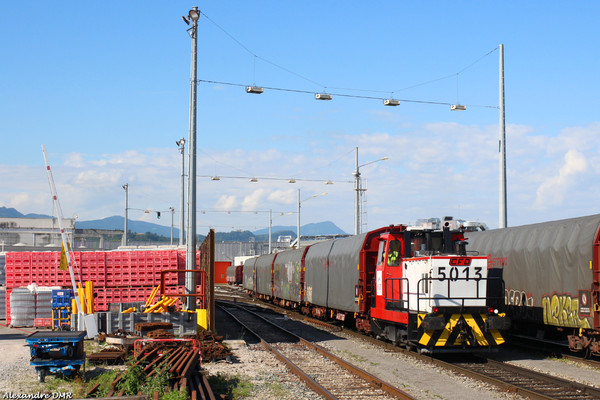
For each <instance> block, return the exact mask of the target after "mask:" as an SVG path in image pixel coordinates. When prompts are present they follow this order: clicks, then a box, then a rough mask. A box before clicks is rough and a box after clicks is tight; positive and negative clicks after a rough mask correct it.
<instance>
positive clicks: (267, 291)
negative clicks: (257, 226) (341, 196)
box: [243, 225, 510, 353]
mask: <svg viewBox="0 0 600 400" xmlns="http://www.w3.org/2000/svg"><path fill="white" fill-rule="evenodd" d="M466 244H467V243H466V242H465V241H464V237H463V232H462V231H461V230H454V231H451V230H450V229H449V228H448V227H445V229H443V230H432V229H419V228H408V227H406V226H403V225H398V226H393V225H392V226H389V227H384V228H380V229H376V230H373V231H370V232H367V233H363V234H360V235H356V236H350V237H346V238H341V239H333V240H327V241H323V242H318V243H315V244H312V245H310V246H307V247H304V248H301V249H295V250H286V251H283V252H279V253H275V254H269V255H263V256H260V257H256V258H253V259H249V260H247V261H246V262H245V264H244V271H243V275H244V279H243V285H244V288H245V289H246V290H247V291H249V292H250V293H252V294H253V295H255V296H257V297H259V298H262V299H264V300H268V301H272V302H274V303H277V304H279V305H283V306H286V307H291V308H297V309H300V310H301V311H302V312H303V313H304V314H308V315H312V316H314V317H318V318H324V319H337V320H340V321H344V322H345V323H346V324H348V325H353V326H354V327H355V328H356V329H358V330H359V331H362V332H365V333H371V334H374V335H376V336H377V337H380V338H384V339H387V340H389V341H391V342H393V343H396V344H399V345H404V346H407V347H413V348H416V349H418V350H419V351H421V352H429V353H433V352H450V351H489V350H494V349H496V348H497V345H499V344H501V343H503V342H504V339H503V337H502V333H501V331H502V330H504V329H507V328H508V326H509V324H510V322H509V320H508V318H507V317H505V316H504V314H499V312H498V310H497V309H494V308H493V307H491V306H490V305H491V304H494V303H493V301H492V300H496V304H500V303H498V301H500V300H503V291H500V294H499V296H498V297H499V298H498V299H491V298H490V297H489V296H488V283H490V282H489V281H490V280H491V279H492V278H488V276H487V259H486V257H472V256H468V255H467V253H466V250H465V246H466ZM498 283H499V284H500V286H501V282H498Z"/></svg>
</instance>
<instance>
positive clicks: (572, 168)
mask: <svg viewBox="0 0 600 400" xmlns="http://www.w3.org/2000/svg"><path fill="white" fill-rule="evenodd" d="M564 160H565V162H564V164H563V165H562V167H561V168H560V169H559V171H558V175H555V176H550V177H548V178H547V179H546V180H545V181H544V182H542V184H541V185H540V186H539V187H538V190H537V197H536V201H535V205H536V206H538V207H544V206H548V205H561V204H562V203H563V200H564V196H565V194H566V192H567V190H569V189H570V188H571V187H572V186H573V185H574V184H575V181H576V178H577V176H578V175H579V174H581V173H583V172H586V171H587V161H586V158H585V156H584V155H583V154H581V153H580V152H578V151H577V150H573V149H571V150H569V151H567V153H566V154H565V157H564Z"/></svg>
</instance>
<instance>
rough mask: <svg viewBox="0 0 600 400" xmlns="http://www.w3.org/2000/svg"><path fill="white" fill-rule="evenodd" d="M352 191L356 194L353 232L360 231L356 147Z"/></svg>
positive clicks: (358, 175) (358, 173) (357, 232)
mask: <svg viewBox="0 0 600 400" xmlns="http://www.w3.org/2000/svg"><path fill="white" fill-rule="evenodd" d="M353 175H354V180H355V182H354V191H355V192H356V196H355V199H354V234H355V235H358V234H359V233H360V171H359V169H358V147H357V148H356V169H355V170H354V173H353Z"/></svg>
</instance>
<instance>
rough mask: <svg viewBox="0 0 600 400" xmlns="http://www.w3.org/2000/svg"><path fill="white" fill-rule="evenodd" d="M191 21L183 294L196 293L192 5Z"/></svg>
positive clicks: (191, 301)
mask: <svg viewBox="0 0 600 400" xmlns="http://www.w3.org/2000/svg"><path fill="white" fill-rule="evenodd" d="M188 18H189V20H191V21H192V28H191V29H190V36H191V38H192V67H191V69H192V71H191V78H190V137H189V143H190V148H189V153H190V160H189V173H188V226H187V247H186V260H185V268H186V269H187V270H188V271H187V272H186V273H185V294H187V295H192V294H195V293H196V274H195V273H194V272H191V270H194V269H196V87H197V83H198V82H197V78H196V77H197V64H198V56H197V49H198V19H199V18H200V11H198V7H193V8H192V9H191V10H190V12H189V15H188ZM186 303H187V309H188V310H190V311H194V310H196V298H195V297H193V296H188V297H187V298H186Z"/></svg>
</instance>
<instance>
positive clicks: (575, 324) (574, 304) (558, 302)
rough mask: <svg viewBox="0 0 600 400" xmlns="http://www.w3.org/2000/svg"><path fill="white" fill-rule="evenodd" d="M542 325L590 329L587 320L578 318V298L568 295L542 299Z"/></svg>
mask: <svg viewBox="0 0 600 400" xmlns="http://www.w3.org/2000/svg"><path fill="white" fill-rule="evenodd" d="M542 308H543V310H544V323H545V324H549V325H557V326H568V327H572V328H590V327H591V326H590V322H589V320H588V319H587V318H579V298H578V297H571V296H570V295H568V294H561V295H557V294H553V295H551V296H543V297H542Z"/></svg>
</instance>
